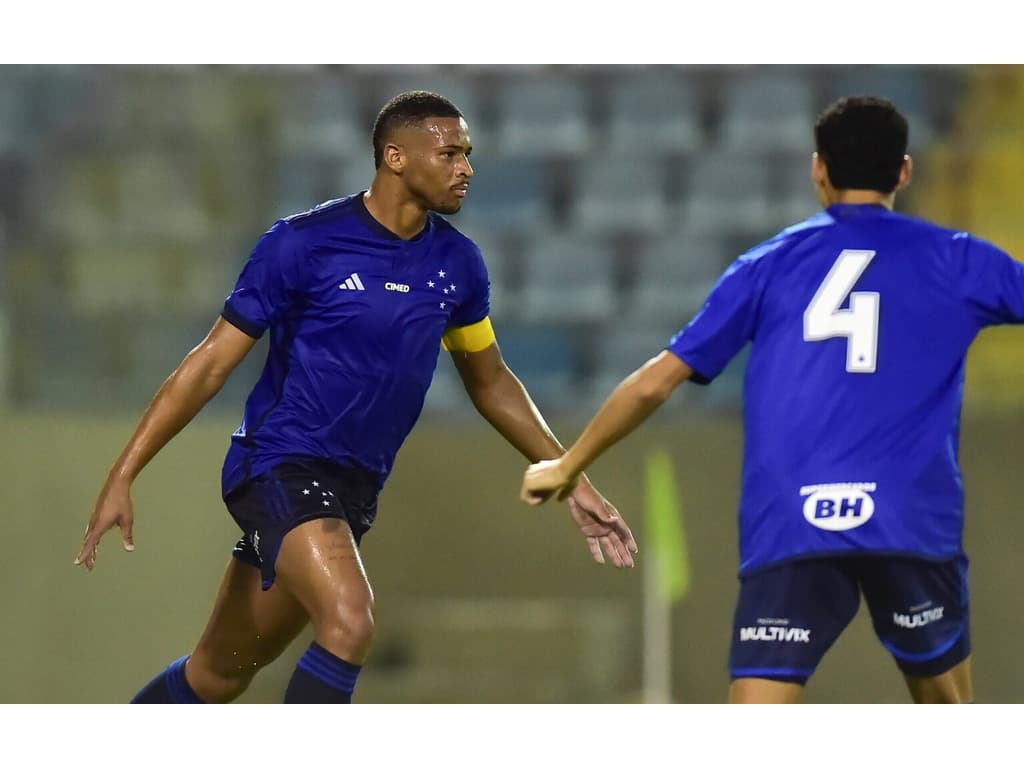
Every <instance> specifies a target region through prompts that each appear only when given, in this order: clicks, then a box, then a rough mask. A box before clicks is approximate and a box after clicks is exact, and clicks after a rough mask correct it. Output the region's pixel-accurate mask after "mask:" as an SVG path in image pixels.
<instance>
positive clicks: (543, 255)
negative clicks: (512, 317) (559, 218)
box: [519, 232, 616, 323]
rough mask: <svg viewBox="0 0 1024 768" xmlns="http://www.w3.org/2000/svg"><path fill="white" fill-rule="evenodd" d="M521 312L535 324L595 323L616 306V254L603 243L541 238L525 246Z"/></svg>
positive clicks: (561, 236)
mask: <svg viewBox="0 0 1024 768" xmlns="http://www.w3.org/2000/svg"><path fill="white" fill-rule="evenodd" d="M523 279H524V283H523V292H522V301H521V306H520V308H519V309H520V312H521V313H522V315H523V316H524V317H528V318H530V320H531V321H534V322H538V321H551V322H566V323H568V322H593V321H600V320H603V319H604V318H607V317H608V316H610V315H611V314H612V313H613V312H614V310H615V305H616V289H615V286H614V285H612V253H611V249H610V246H609V245H608V244H607V243H606V242H604V241H603V240H599V239H589V238H585V237H582V236H575V235H573V234H572V233H561V232H552V233H549V234H543V233H542V234H539V235H536V236H535V237H534V239H533V240H532V241H531V242H530V243H528V244H527V245H526V248H525V251H524V259H523Z"/></svg>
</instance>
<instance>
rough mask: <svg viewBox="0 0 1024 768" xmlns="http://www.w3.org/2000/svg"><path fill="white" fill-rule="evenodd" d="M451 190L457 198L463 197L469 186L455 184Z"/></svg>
mask: <svg viewBox="0 0 1024 768" xmlns="http://www.w3.org/2000/svg"><path fill="white" fill-rule="evenodd" d="M452 189H453V190H454V192H455V194H456V195H458V196H459V197H465V196H466V192H467V190H469V184H456V185H455V186H454V187H452Z"/></svg>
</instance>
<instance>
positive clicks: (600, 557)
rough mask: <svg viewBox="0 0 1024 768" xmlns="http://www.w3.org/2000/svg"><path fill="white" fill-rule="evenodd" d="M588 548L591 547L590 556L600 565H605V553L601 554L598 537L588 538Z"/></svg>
mask: <svg viewBox="0 0 1024 768" xmlns="http://www.w3.org/2000/svg"><path fill="white" fill-rule="evenodd" d="M587 546H588V547H590V554H591V556H592V557H593V558H594V560H595V561H596V562H597V563H598V564H600V565H604V553H603V552H601V544H600V542H599V541H598V540H597V536H587Z"/></svg>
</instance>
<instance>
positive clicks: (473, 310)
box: [448, 242, 491, 329]
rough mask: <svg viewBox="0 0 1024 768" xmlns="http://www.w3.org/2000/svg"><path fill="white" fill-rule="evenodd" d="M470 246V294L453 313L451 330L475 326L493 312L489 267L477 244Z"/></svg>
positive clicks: (450, 320)
mask: <svg viewBox="0 0 1024 768" xmlns="http://www.w3.org/2000/svg"><path fill="white" fill-rule="evenodd" d="M469 246H470V248H469V250H470V256H469V260H468V261H469V267H468V269H467V277H468V278H469V293H468V294H467V296H466V299H465V300H464V301H461V302H460V303H459V305H458V307H456V308H455V311H454V312H452V314H451V317H450V318H449V322H448V327H449V329H451V328H462V327H464V326H467V325H475V324H476V323H479V322H480V321H481V320H483V319H484V318H485V317H487V316H488V315H489V314H490V312H491V281H490V278H489V277H488V275H487V265H486V264H485V263H484V257H483V256H482V255H481V253H480V249H479V248H477V247H476V244H475V243H473V242H470V243H469Z"/></svg>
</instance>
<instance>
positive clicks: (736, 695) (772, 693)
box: [729, 677, 804, 704]
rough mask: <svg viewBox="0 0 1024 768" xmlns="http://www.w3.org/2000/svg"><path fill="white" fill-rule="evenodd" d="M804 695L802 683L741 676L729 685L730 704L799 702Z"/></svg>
mask: <svg viewBox="0 0 1024 768" xmlns="http://www.w3.org/2000/svg"><path fill="white" fill-rule="evenodd" d="M803 695H804V686H803V685H802V684H801V683H786V682H783V681H781V680H765V679H762V678H757V677H740V678H737V679H735V680H733V681H732V684H730V685H729V703H730V704H798V703H799V702H800V700H801V699H803Z"/></svg>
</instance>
